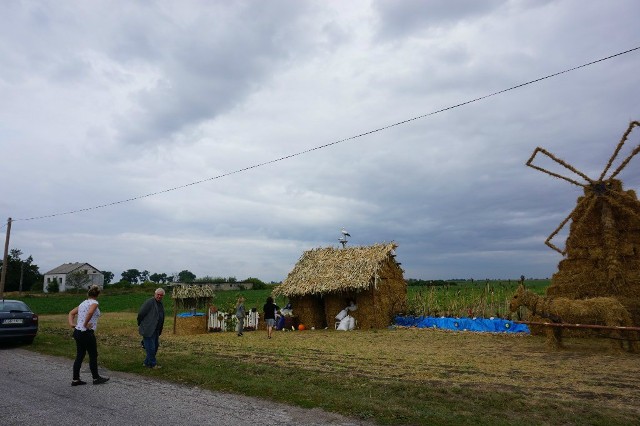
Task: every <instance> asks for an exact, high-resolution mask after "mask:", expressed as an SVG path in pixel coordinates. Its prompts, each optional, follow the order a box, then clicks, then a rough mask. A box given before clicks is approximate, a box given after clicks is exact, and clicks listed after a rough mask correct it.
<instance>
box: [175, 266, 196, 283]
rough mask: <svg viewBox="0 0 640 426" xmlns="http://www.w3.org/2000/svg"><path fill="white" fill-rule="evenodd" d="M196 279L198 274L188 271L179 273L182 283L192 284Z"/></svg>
mask: <svg viewBox="0 0 640 426" xmlns="http://www.w3.org/2000/svg"><path fill="white" fill-rule="evenodd" d="M195 279H196V274H194V273H193V272H191V271H188V270H186V269H185V270H184V271H181V272H179V273H178V281H179V282H181V283H192V282H193V281H194V280H195Z"/></svg>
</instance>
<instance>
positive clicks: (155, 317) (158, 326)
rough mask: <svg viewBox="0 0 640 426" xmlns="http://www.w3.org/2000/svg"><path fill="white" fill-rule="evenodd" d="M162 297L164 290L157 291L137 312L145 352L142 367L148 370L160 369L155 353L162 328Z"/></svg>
mask: <svg viewBox="0 0 640 426" xmlns="http://www.w3.org/2000/svg"><path fill="white" fill-rule="evenodd" d="M163 297H164V290H163V289H162V288H159V289H157V290H156V292H155V294H154V295H153V297H151V298H149V299H147V300H146V301H145V302H144V303H143V304H142V306H141V307H140V311H138V331H139V332H140V335H141V336H142V342H143V345H144V349H145V351H147V357H146V358H145V360H144V366H145V367H149V368H160V366H159V365H158V363H157V362H156V353H157V352H158V345H159V344H160V335H161V334H162V327H164V305H163V304H162V298H163Z"/></svg>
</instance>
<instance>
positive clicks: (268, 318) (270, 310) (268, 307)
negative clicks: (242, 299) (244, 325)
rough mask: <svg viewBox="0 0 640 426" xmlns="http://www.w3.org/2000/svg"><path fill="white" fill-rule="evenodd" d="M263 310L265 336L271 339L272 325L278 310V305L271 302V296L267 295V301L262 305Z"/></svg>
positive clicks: (274, 322)
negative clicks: (265, 328) (265, 326)
mask: <svg viewBox="0 0 640 426" xmlns="http://www.w3.org/2000/svg"><path fill="white" fill-rule="evenodd" d="M262 310H263V312H264V322H265V324H266V325H267V337H268V338H269V339H271V334H272V333H273V326H274V325H275V324H276V313H277V312H278V311H279V310H280V308H279V307H278V305H276V304H275V303H273V297H271V296H269V297H267V303H265V304H264V306H263V307H262Z"/></svg>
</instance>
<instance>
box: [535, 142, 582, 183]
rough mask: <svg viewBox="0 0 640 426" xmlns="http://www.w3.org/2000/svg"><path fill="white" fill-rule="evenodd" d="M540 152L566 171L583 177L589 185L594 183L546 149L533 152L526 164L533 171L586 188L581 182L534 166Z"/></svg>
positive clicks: (537, 149) (538, 148)
mask: <svg viewBox="0 0 640 426" xmlns="http://www.w3.org/2000/svg"><path fill="white" fill-rule="evenodd" d="M539 152H540V153H542V154H544V155H546V156H547V157H549V158H550V159H551V160H553V161H555V162H556V163H558V164H560V165H561V166H562V167H564V168H565V169H568V170H570V171H572V172H573V173H575V174H577V175H578V176H581V177H582V178H583V179H584V180H586V181H587V182H589V183H593V181H592V180H591V179H590V178H589V177H588V176H587V175H585V174H584V173H582V172H580V171H578V170H576V168H575V167H573V166H572V165H571V164H568V163H566V162H564V161H563V160H561V159H559V158H557V157H556V156H555V155H553V154H551V153H550V152H549V151H547V150H546V149H544V148H540V147H537V148H536V149H535V150H534V151H533V154H531V157H529V160H527V163H526V164H527V166H529V167H531V168H533V169H536V170H539V171H541V172H543V173H546V174H548V175H551V176H554V177H557V178H559V179H564V180H566V181H567V182H570V183H572V184H574V185H578V186H581V187H583V188H584V187H585V186H586V185H585V184H582V183H580V182H577V181H575V180H573V179H570V178H568V177H566V176H562V175H560V174H558V173H554V172H552V171H549V170H547V169H544V168H542V167H540V166H536V165H534V164H533V160H534V159H535V157H536V155H537V154H538V153H539Z"/></svg>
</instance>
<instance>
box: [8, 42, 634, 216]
mask: <svg viewBox="0 0 640 426" xmlns="http://www.w3.org/2000/svg"><path fill="white" fill-rule="evenodd" d="M636 50H640V46H638V47H634V48H633V49H629V50H625V51H624V52H619V53H616V54H613V55H610V56H607V57H604V58H600V59H596V60H594V61H591V62H587V63H585V64H582V65H578V66H576V67H573V68H569V69H566V70H564V71H559V72H556V73H553V74H549V75H546V76H544V77H540V78H536V79H535V80H530V81H527V82H526V83H521V84H517V85H515V86H511V87H509V88H508V89H503V90H499V91H497V92H493V93H490V94H488V95H484V96H480V97H478V98H474V99H471V100H468V101H465V102H461V103H459V104H455V105H451V106H448V107H445V108H441V109H439V110H436V111H432V112H429V113H427V114H423V115H418V116H416V117H413V118H408V119H406V120H403V121H398V122H397V123H393V124H389V125H387V126H384V127H379V128H377V129H374V130H369V131H367V132H364V133H360V134H357V135H355V136H350V137H348V138H344V139H340V140H337V141H334V142H329V143H326V144H324V145H319V146H316V147H314V148H309V149H306V150H304V151H300V152H296V153H294V154H289V155H285V156H284V157H279V158H276V159H273V160H269V161H265V162H263V163H258V164H254V165H252V166H247V167H243V168H241V169H237V170H234V171H231V172H227V173H223V174H221V175H217V176H213V177H210V178H207V179H202V180H198V181H195V182H191V183H187V184H185V185H180V186H175V187H173V188H168V189H164V190H161V191H156V192H152V193H149V194H145V195H140V196H137V197H133V198H127V199H126V200H120V201H114V202H112V203H106V204H100V205H98V206H93V207H87V208H83V209H78V210H71V211H68V212H61V213H52V214H49V215H43V216H34V217H29V218H22V219H13V221H17V220H36V219H47V218H51V217H56V216H64V215H70V214H75V213H81V212H86V211H89V210H96V209H101V208H104V207H110V206H116V205H118V204H124V203H128V202H131V201H135V200H140V199H143V198H148V197H153V196H155V195H160V194H164V193H167V192H172V191H177V190H179V189H184V188H188V187H190V186H194V185H199V184H201V183H204V182H209V181H212V180H216V179H221V178H223V177H227V176H231V175H234V174H238V173H242V172H246V171H248V170H252V169H257V168H258V167H263V166H267V165H269V164H273V163H277V162H280V161H284V160H288V159H290V158H293V157H298V156H301V155H304V154H308V153H310V152H313V151H317V150H320V149H324V148H328V147H330V146H333V145H338V144H340V143H343V142H348V141H351V140H354V139H358V138H361V137H364V136H368V135H371V134H374V133H378V132H381V131H383V130H388V129H391V128H393V127H397V126H401V125H403V124H407V123H410V122H412V121H416V120H420V119H423V118H426V117H430V116H432V115H436V114H440V113H442V112H445V111H449V110H452V109H455V108H459V107H462V106H465V105H469V104H472V103H474V102H478V101H481V100H484V99H487V98H490V97H493V96H497V95H500V94H502V93H506V92H509V91H511V90H515V89H519V88H521V87H524V86H528V85H530V84H534V83H538V82H540V81H543V80H546V79H549V78H553V77H557V76H559V75H562V74H566V73H569V72H571V71H575V70H578V69H580V68H585V67H588V66H591V65H594V64H597V63H599V62H604V61H607V60H609V59H613V58H615V57H617V56H622V55H625V54H627V53H631V52H634V51H636Z"/></svg>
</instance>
